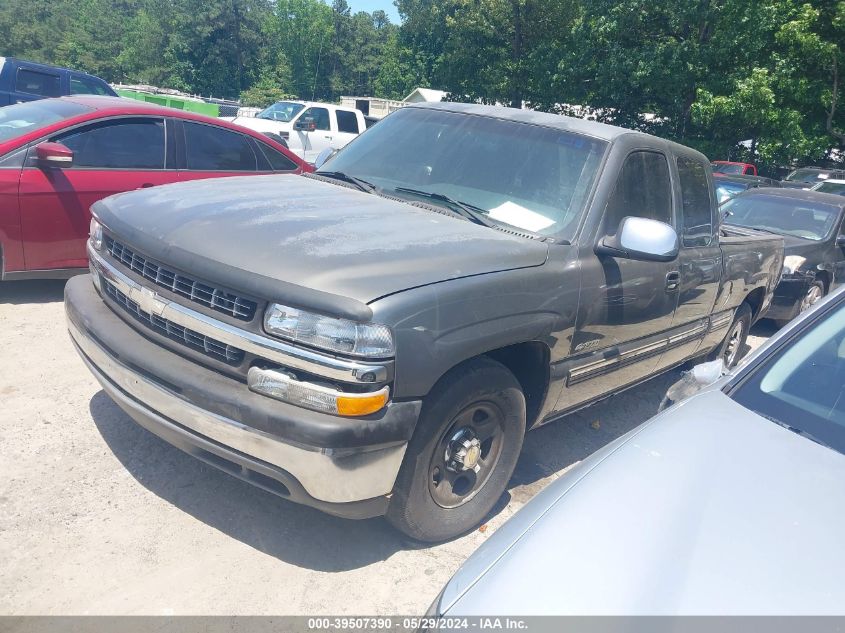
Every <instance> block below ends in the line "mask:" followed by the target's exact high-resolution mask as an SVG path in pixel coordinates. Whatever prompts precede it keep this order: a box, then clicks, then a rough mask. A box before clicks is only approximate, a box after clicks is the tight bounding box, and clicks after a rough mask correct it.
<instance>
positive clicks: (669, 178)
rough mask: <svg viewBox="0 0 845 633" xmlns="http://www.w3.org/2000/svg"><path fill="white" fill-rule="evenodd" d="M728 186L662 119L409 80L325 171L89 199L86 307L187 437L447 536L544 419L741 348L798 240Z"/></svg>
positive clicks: (233, 459)
mask: <svg viewBox="0 0 845 633" xmlns="http://www.w3.org/2000/svg"><path fill="white" fill-rule="evenodd" d="M282 181H284V182H282ZM646 183H647V186H644V185H645V184H646ZM713 191H714V189H713V182H712V176H711V170H710V164H709V162H708V161H707V159H706V158H705V157H704V156H703V155H702V154H700V153H699V152H696V151H694V150H692V149H689V148H686V147H682V146H681V145H677V144H675V143H671V142H669V141H666V140H664V139H659V138H656V137H654V136H649V135H647V134H642V133H639V132H632V131H630V130H624V129H621V128H617V127H611V126H607V125H603V124H600V123H596V122H593V121H583V120H581V119H574V118H567V117H561V116H557V115H553V114H548V113H541V112H532V111H526V110H515V109H510V108H499V107H493V106H481V105H476V104H456V103H443V104H439V103H438V104H426V105H421V104H413V105H409V106H407V107H405V108H402V109H400V110H397V111H396V112H394V113H392V114H390V115H388V116H387V117H385V119H384V120H383V121H381V122H380V123H379V124H378V125H376V126H374V127H372V128H370V129H369V130H367V131H366V132H364V133H363V134H361V135H360V136H359V137H357V138H356V139H355V140H354V141H352V142H350V143H349V144H348V145H347V146H345V147H344V148H343V149H342V150H341V151H340V152H338V153H337V154H336V155H335V156H334V157H333V158H331V159H329V160H328V161H327V162H326V163H325V164H323V165H322V166H321V168H320V169H319V170H318V172H316V173H314V174H307V175H304V176H295V177H287V178H279V177H275V176H269V177H260V176H259V177H257V178H249V179H241V178H222V179H219V180H217V181H215V182H203V183H199V182H193V183H180V184H177V185H172V186H169V187H166V188H162V189H159V190H157V191H133V192H130V193H128V194H123V195H120V196H113V197H111V198H108V199H106V200H102V201H100V202H98V203H96V204H95V205H94V206H93V207H92V214H93V215H94V217H95V222H94V223H93V225H92V226H93V231H92V238H91V239H90V240H89V246H88V252H89V255H90V260H91V264H92V269H93V271H94V272H93V274H92V275H90V276H89V275H85V276H82V277H77V278H76V279H72V280H71V281H70V282H69V283H68V285H67V286H66V287H65V293H66V294H65V297H66V298H65V305H66V309H67V314H68V323H69V328H70V331H71V333H72V336H73V340H74V341H75V342H76V345H77V346H78V347H79V350H80V351H81V353H82V354H83V357H84V359H85V361H86V363H88V366H89V367H90V368H91V370H92V371H93V372H94V375H95V376H96V377H97V378H98V379H99V380H100V381H101V383H102V384H103V385H104V388H105V389H106V391H107V392H108V393H109V394H110V395H111V396H112V397H113V398H115V400H116V401H117V403H118V404H119V405H120V406H121V407H123V408H124V409H125V410H126V411H127V412H128V414H129V415H130V416H132V417H133V418H134V419H135V420H137V421H138V422H139V423H140V424H141V425H143V426H145V427H146V428H148V429H150V430H151V431H153V432H154V433H158V434H159V435H161V436H162V437H165V439H167V441H168V442H171V443H173V444H175V445H177V446H180V447H181V448H183V449H185V450H188V451H189V452H190V453H191V454H192V455H196V456H197V457H199V458H200V459H205V460H206V461H208V462H210V463H212V464H214V465H216V466H218V467H220V468H223V469H225V470H226V471H227V472H230V473H232V474H234V475H235V476H238V477H242V478H244V479H246V480H247V481H250V482H252V483H255V484H257V485H260V486H262V487H265V488H267V489H269V490H272V491H274V492H276V493H278V494H281V495H283V496H285V497H286V498H288V499H291V500H294V501H298V502H300V503H306V504H309V505H312V506H315V507H318V508H322V509H324V510H326V511H328V512H331V513H334V514H339V515H344V516H349V517H357V518H362V517H365V516H375V515H382V514H386V515H387V517H388V519H389V520H390V522H391V523H392V524H393V525H394V526H396V527H397V528H399V529H400V530H402V531H404V532H405V533H406V534H409V535H410V536H412V537H414V538H417V539H420V540H427V541H435V540H442V539H447V538H451V537H454V536H456V535H458V534H461V533H463V532H465V531H466V530H468V529H470V528H472V527H473V526H474V525H476V524H477V522H478V521H480V520H482V519H483V518H484V516H485V515H486V514H487V513H488V512H489V511H490V510H491V509H492V508H493V507H494V505H495V504H496V502H497V501H498V500H499V499H500V497H501V496H502V494H503V493H504V491H505V488H506V486H507V483H508V481H509V480H510V478H511V474H512V473H513V469H514V466H515V465H516V460H517V457H518V456H519V452H520V449H521V447H522V442H523V437H524V435H525V431H526V430H527V429H530V428H533V427H537V426H540V425H542V424H545V423H547V422H550V421H552V420H554V419H557V418H560V417H561V416H563V415H564V414H566V413H569V412H571V411H574V410H575V409H579V408H581V407H584V406H587V405H589V404H591V403H593V402H596V401H597V400H599V399H601V398H604V397H607V396H610V395H611V394H614V393H617V392H619V391H620V390H621V389H623V388H626V387H632V386H634V385H636V384H638V383H640V382H642V381H644V380H647V379H648V378H650V377H652V376H654V375H656V374H658V373H660V372H663V371H666V370H668V369H671V368H672V367H675V366H677V365H680V364H682V363H684V362H686V361H687V360H689V359H691V358H694V357H698V356H705V355H712V356H716V357H722V358H723V359H724V360H725V362H726V364H728V365H733V364H735V363H736V361H737V360H738V358H739V356H740V354H741V351H742V349H743V341H744V340H745V338H746V335H747V333H748V328H749V327H750V326H751V324H752V323H753V322H754V321H755V320H756V319H758V318H760V317H761V315H762V314H764V313H765V310H766V308H767V307H768V306H769V303H770V301H771V296H772V292H773V291H774V288H775V286H776V285H777V283H778V281H779V280H780V273H781V269H782V268H783V239H782V238H781V237H779V236H775V235H768V234H766V233H760V232H757V231H754V230H751V229H743V228H731V229H725V228H724V227H720V226H719V222H718V221H717V209H716V204H715V198H714V195H713ZM175 209H178V213H176V212H174V210H175ZM162 271H165V272H164V273H163V274H162ZM171 275H174V276H175V278H176V279H179V280H180V282H182V281H184V285H181V284H180V285H178V286H176V287H174V286H173V284H171V283H170V281H169V280H171V279H173V278H174V277H171ZM162 279H163V281H162ZM195 289H199V291H198V292H194V290H195Z"/></svg>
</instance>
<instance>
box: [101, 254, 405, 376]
mask: <svg viewBox="0 0 845 633" xmlns="http://www.w3.org/2000/svg"><path fill="white" fill-rule="evenodd" d="M88 258H89V261H90V263H91V265H92V266H93V267H94V268H95V269H96V270H97V272H98V273H99V274H101V275H102V276H103V277H104V278H105V279H106V280H108V281H109V282H110V283H111V284H113V285H114V286H115V287H116V288H117V289H118V290H119V291H120V292H122V293H123V294H124V295H126V296H127V297H129V298H130V299H131V300H132V301H134V302H135V303H137V304H138V305H139V307H140V308H141V310H143V311H144V312H147V313H148V314H154V315H156V316H159V317H161V318H162V319H167V320H168V321H171V322H173V323H176V324H177V325H181V326H182V327H186V328H189V329H191V330H194V331H195V332H198V333H200V334H203V335H205V336H208V337H210V338H213V339H215V340H217V341H220V342H221V343H225V344H227V345H232V346H233V347H237V348H239V349H242V350H244V351H245V352H249V353H251V354H255V355H256V356H260V357H261V358H264V359H266V360H269V361H272V362H275V363H279V364H280V365H283V366H284V367H287V368H289V369H294V370H296V369H298V370H300V371H306V372H309V373H312V374H316V375H318V376H322V377H324V378H327V379H329V380H337V381H340V382H348V383H356V384H378V383H385V382H389V381H390V380H391V379H392V378H393V376H392V373H393V363H392V362H389V363H379V364H368V363H362V362H357V361H352V360H344V359H340V358H334V357H331V356H326V355H324V354H319V353H317V352H313V351H310V350H307V349H303V348H301V347H295V346H293V345H289V344H287V343H285V342H283V341H278V340H275V339H271V338H268V337H265V336H260V335H258V334H253V333H252V332H248V331H247V330H244V329H241V328H237V327H234V326H231V325H229V324H227V323H224V322H222V321H218V320H217V319H213V318H211V317H209V316H206V315H205V314H202V313H201V312H197V311H196V310H192V309H191V308H188V307H186V306H183V305H181V304H179V303H176V302H175V301H170V300H169V299H166V298H164V297H163V296H161V295H160V294H158V293H157V292H156V291H155V290H152V289H150V288H147V287H146V286H142V285H141V284H139V283H137V282H135V281H134V280H132V279H130V278H129V277H127V276H126V275H124V274H123V273H122V272H121V271H120V270H118V269H117V268H116V267H114V266H112V265H111V264H110V263H109V262H108V261H106V260H105V259H104V258H103V257H102V256H101V255H100V254H99V253H98V252H97V251H95V250H94V249H93V248H91V245H90V243H89V244H88ZM366 374H375V380H374V381H373V380H368V381H363V380H361V377H362V376H364V375H366Z"/></svg>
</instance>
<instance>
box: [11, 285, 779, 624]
mask: <svg viewBox="0 0 845 633" xmlns="http://www.w3.org/2000/svg"><path fill="white" fill-rule="evenodd" d="M63 287H64V284H63V282H13V283H5V284H0V350H2V354H3V362H2V364H0V561H2V572H0V613H2V614H32V615H35V614H39V615H52V614H180V615H181V614H233V615H235V614H277V615H282V614H338V615H340V614H364V613H366V614H410V613H422V612H423V611H424V610H425V609H426V608H427V607H428V605H429V603H430V602H431V600H432V599H433V598H434V596H435V595H436V594H437V592H438V591H439V590H440V587H441V586H442V585H443V583H444V582H445V581H446V580H447V579H448V578H449V577H450V576H451V574H452V573H453V572H454V571H455V570H456V569H457V568H458V567H459V566H460V565H461V563H462V562H463V561H464V560H465V559H466V557H467V556H468V555H469V554H470V553H471V552H472V551H474V550H475V549H476V548H477V547H478V545H479V544H480V543H481V542H482V541H484V540H485V539H487V538H489V536H490V534H492V533H493V532H494V531H495V530H496V529H497V528H498V527H499V526H500V525H501V524H502V523H503V522H504V521H505V520H506V519H507V518H508V517H510V516H511V515H513V513H514V512H516V511H517V510H518V509H519V508H520V507H521V506H522V505H523V504H524V503H525V502H526V501H528V500H529V499H530V498H531V497H533V496H534V495H535V494H536V493H537V492H538V491H539V490H540V489H542V488H543V487H544V486H546V485H547V484H548V483H549V482H550V481H552V480H553V479H555V478H556V477H558V476H559V475H560V474H561V473H562V472H563V471H564V470H566V469H567V468H568V467H570V466H571V465H572V464H574V463H576V462H578V461H579V460H581V459H583V458H584V457H586V456H587V455H589V454H590V453H592V452H593V451H595V450H596V449H598V448H599V447H601V446H603V445H604V444H606V443H607V442H610V441H611V440H613V439H614V438H616V437H618V436H619V435H621V434H623V433H625V432H626V431H628V430H629V429H631V428H633V427H635V426H636V425H638V424H640V423H641V422H643V421H644V420H646V419H648V418H649V417H650V416H651V415H652V414H653V413H654V412H655V411H656V409H657V405H658V403H659V402H660V399H661V397H662V395H663V393H664V392H665V390H666V388H667V387H668V386H669V385H670V384H671V383H672V382H673V381H674V380H675V379H676V377H677V372H673V373H671V374H669V375H665V376H661V377H658V378H656V379H654V380H652V381H650V382H649V383H648V384H646V385H644V386H642V387H640V388H638V389H635V390H633V391H631V392H629V393H626V394H623V395H620V396H617V397H616V398H614V399H612V400H610V401H607V402H604V403H601V404H599V405H596V406H594V407H591V408H590V409H588V410H586V411H584V412H581V413H578V414H575V415H572V416H570V417H569V418H568V419H566V420H563V421H561V422H560V423H556V424H552V425H549V426H546V427H544V428H543V429H540V430H538V431H535V432H533V433H530V434H529V435H528V437H527V439H526V446H525V449H524V451H523V456H522V458H521V460H520V463H519V466H518V468H517V473H516V475H515V476H514V480H513V481H512V484H511V487H510V490H509V498H505V499H503V500H502V502H501V504H500V507H499V509H498V511H497V513H496V514H495V516H494V517H492V518H491V519H490V521H489V523H488V524H487V525H486V526H484V527H482V528H481V529H480V530H478V531H476V532H474V533H472V534H469V535H467V536H465V537H463V538H461V539H457V540H455V541H452V542H449V543H446V544H443V545H439V546H436V547H420V546H419V545H416V544H414V543H410V542H408V541H407V540H405V539H403V538H402V537H401V536H399V535H398V534H397V533H396V532H394V531H393V530H392V529H391V528H390V527H389V526H388V525H387V524H386V523H385V522H384V521H382V520H381V519H373V520H368V521H361V522H355V521H346V520H343V519H337V518H333V517H330V516H327V515H324V514H321V513H320V512H317V511H315V510H311V509H309V508H305V507H302V506H297V505H295V504H292V503H288V502H286V501H284V500H282V499H279V498H277V497H275V496H273V495H270V494H268V493H265V492H263V491H261V490H258V489H255V488H252V487H251V486H249V485H247V484H245V483H242V482H240V481H238V480H236V479H234V478H232V477H229V476H228V475H225V474H223V473H220V472H218V471H216V470H214V469H212V468H210V467H208V466H206V465H204V464H202V463H201V462H198V461H196V460H194V459H193V458H191V457H189V456H187V455H185V454H183V453H182V452H180V451H179V450H177V449H175V448H172V447H171V446H169V445H168V444H165V443H164V442H163V441H161V440H159V439H158V438H157V437H155V436H153V435H151V434H150V433H148V432H147V431H145V430H143V429H141V428H140V427H138V426H136V425H135V424H134V423H133V422H132V421H131V420H130V419H129V418H128V417H127V416H126V415H124V414H123V412H122V411H121V410H120V409H118V407H117V406H116V405H114V404H112V402H111V400H110V399H109V398H108V397H107V396H106V395H105V394H104V393H103V392H102V391H101V389H100V387H99V385H98V383H97V382H96V381H95V380H94V378H93V377H92V376H91V375H90V374H89V372H88V370H87V369H86V368H85V366H84V365H83V364H82V361H81V360H80V359H79V358H78V357H77V355H76V353H75V351H74V350H73V347H72V346H71V343H70V339H69V337H68V334H67V331H66V330H65V321H64V310H63V305H62V291H63ZM771 332H772V329H771V327H770V326H768V325H767V324H765V323H764V324H762V325H760V326H757V327H756V328H755V330H754V334H755V335H756V336H754V337H753V338H752V339H750V341H749V343H750V344H751V345H752V346H757V345H759V344H760V342H762V341H763V340H765V337H767V336H769V335H770V334H771Z"/></svg>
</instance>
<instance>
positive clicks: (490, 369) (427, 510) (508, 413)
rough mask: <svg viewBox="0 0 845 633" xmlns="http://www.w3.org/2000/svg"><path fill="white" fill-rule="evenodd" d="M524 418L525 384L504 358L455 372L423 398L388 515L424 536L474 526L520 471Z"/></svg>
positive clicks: (429, 538)
mask: <svg viewBox="0 0 845 633" xmlns="http://www.w3.org/2000/svg"><path fill="white" fill-rule="evenodd" d="M525 416H526V413H525V396H524V394H523V393H522V389H521V387H520V385H519V382H518V381H517V380H516V377H514V375H513V374H512V373H511V372H510V371H508V369H507V368H506V367H505V366H504V365H502V364H501V363H498V362H496V361H494V360H492V359H490V358H487V357H480V358H477V359H473V360H471V361H469V362H467V363H465V364H463V365H461V366H459V367H456V368H455V369H453V370H451V371H450V372H448V373H447V374H446V375H445V376H444V377H443V378H441V380H440V381H439V382H438V383H437V385H436V386H435V388H434V389H432V391H431V393H430V394H429V396H428V397H427V398H426V399H425V401H424V402H423V408H422V413H421V415H420V419H419V422H418V423H417V428H416V431H415V432H414V436H413V438H411V441H410V442H409V444H408V448H407V450H406V452H405V459H404V460H403V462H402V467H401V468H400V469H399V475H398V477H397V478H396V484H395V486H394V488H393V495H392V497H391V500H390V506H389V507H388V510H387V520H388V521H389V522H390V523H391V524H392V525H393V526H394V527H395V528H396V529H398V530H399V531H400V532H403V533H404V534H406V535H408V536H410V537H411V538H413V539H416V540H418V541H425V542H437V541H444V540H447V539H451V538H454V537H456V536H459V535H461V534H463V533H465V532H467V531H469V530H471V529H472V528H473V527H475V526H476V525H477V524H478V523H479V522H480V521H481V520H482V519H483V518H484V517H485V516H486V515H487V513H488V512H490V510H492V508H493V506H494V505H495V504H496V502H497V501H498V500H499V498H500V497H501V496H502V494H503V493H504V491H505V488H506V486H507V484H508V481H509V480H510V478H511V475H512V474H513V470H514V467H515V466H516V462H517V459H518V458H519V453H520V451H521V450H522V439H523V436H524V435H525ZM491 431H492V433H491ZM488 433H491V434H490V436H489V437H488ZM482 438H483V439H482ZM476 458H477V462H476ZM474 464H475V465H477V468H478V470H477V472H476V470H474V469H472V466H473V465H474Z"/></svg>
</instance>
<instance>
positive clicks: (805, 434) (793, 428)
mask: <svg viewBox="0 0 845 633" xmlns="http://www.w3.org/2000/svg"><path fill="white" fill-rule="evenodd" d="M755 413H756V414H757V415H759V416H760V417H762V418H766V419H767V420H768V421H769V422H774V423H775V424H777V425H778V426H780V427H783V428H785V429H786V430H787V431H792V432H793V433H795V434H796V435H800V436H801V437H803V438H805V439H808V440H810V441H811V442H815V443H816V444H818V445H819V446H824V447H825V448H831V447H830V446H828V445H827V444H825V443H824V442H822V441H821V440H820V439H819V438H817V437H816V436H815V435H813V434H812V433H808V432H807V431H805V430H804V429H799V428H798V427H796V426H792V425H791V424H787V423H786V422H783V421H782V420H778V419H777V418H773V417H772V416H770V415H766V414H765V413H761V412H760V411H755Z"/></svg>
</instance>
